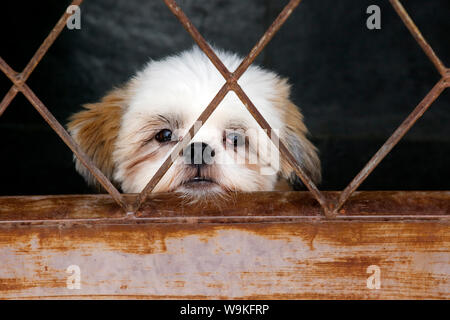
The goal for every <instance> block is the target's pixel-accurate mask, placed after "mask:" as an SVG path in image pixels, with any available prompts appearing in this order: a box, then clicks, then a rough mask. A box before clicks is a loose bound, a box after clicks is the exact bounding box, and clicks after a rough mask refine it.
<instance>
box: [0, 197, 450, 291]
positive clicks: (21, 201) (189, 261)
mask: <svg viewBox="0 0 450 320" xmlns="http://www.w3.org/2000/svg"><path fill="white" fill-rule="evenodd" d="M325 194H326V196H327V197H335V196H337V193H333V192H326V193H325ZM126 197H135V195H126ZM449 197H450V193H448V192H359V193H356V194H355V195H354V196H353V197H352V198H351V200H350V201H349V203H347V204H346V206H344V207H343V208H342V210H345V211H343V212H342V217H340V218H337V219H332V220H329V219H325V218H324V217H323V215H321V212H320V207H319V205H318V204H317V203H316V202H315V200H314V199H313V198H312V197H311V196H308V193H303V192H288V193H252V194H239V195H236V196H235V198H234V200H235V201H231V202H228V203H226V202H225V203H221V204H220V205H219V204H217V203H215V204H212V203H203V204H197V205H188V204H182V201H181V200H180V199H179V198H177V197H174V196H173V195H162V194H161V195H152V196H151V197H150V198H149V202H147V203H146V205H145V206H144V208H143V211H142V212H140V213H139V214H138V216H137V217H132V218H130V217H127V216H126V214H125V213H123V212H122V211H121V209H120V207H118V206H117V205H115V204H114V201H113V200H111V199H110V197H108V196H104V195H87V196H42V197H0V298H6V299H8V298H69V299H70V298H89V299H91V298H98V299H102V298H255V299H260V298H262V299H263V298H268V299H321V298H326V299H392V298H394V299H448V298H450V280H449V279H450V252H449V248H450V220H449V219H448V218H449V213H450V212H449V207H450V201H449V199H450V198H449ZM69 266H75V267H72V268H74V269H71V270H72V271H71V272H75V273H76V272H77V271H78V270H79V271H80V278H79V279H80V285H81V286H80V289H76V288H73V289H70V287H71V285H73V282H70V281H69V285H68V283H67V281H68V279H69V280H70V279H72V280H73V281H75V280H76V277H75V275H74V274H70V273H67V272H66V271H67V268H68V267H69ZM77 268H79V269H77ZM368 272H369V273H368ZM69 277H70V278H69ZM378 280H379V281H378ZM75 283H76V281H75ZM377 285H379V289H377V288H376V287H377Z"/></svg>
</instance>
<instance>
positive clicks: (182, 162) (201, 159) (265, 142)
mask: <svg viewBox="0 0 450 320" xmlns="http://www.w3.org/2000/svg"><path fill="white" fill-rule="evenodd" d="M216 52H217V54H218V56H219V58H220V59H221V60H222V61H223V62H224V64H225V65H226V66H227V68H228V69H229V70H235V69H236V68H237V66H238V65H239V63H240V62H241V59H240V58H239V57H237V56H236V55H233V54H230V53H227V52H222V51H217V50H216ZM238 82H239V84H240V85H241V87H242V88H243V90H244V91H245V92H246V93H247V95H248V96H249V98H250V99H251V100H252V102H253V103H254V105H255V106H256V107H257V108H258V110H259V112H260V113H261V114H262V115H263V117H264V118H265V119H266V120H267V121H268V122H269V124H270V125H271V127H272V128H273V129H274V131H275V132H276V133H277V134H278V136H279V137H280V138H281V140H282V142H283V143H284V144H285V145H286V146H287V147H288V149H289V150H290V151H291V152H292V153H293V155H294V156H295V158H296V159H297V161H298V163H299V164H300V165H301V166H302V168H303V169H304V171H305V172H306V173H307V174H308V175H309V176H310V177H311V178H312V179H313V181H315V182H319V180H320V162H319V159H318V157H317V152H316V149H315V148H314V146H313V145H312V144H311V143H310V142H309V141H308V140H307V138H306V136H305V135H306V134H307V129H306V127H305V125H304V123H303V118H302V115H301V114H300V112H299V110H298V108H297V107H296V106H295V105H294V104H293V103H292V102H291V101H290V100H289V93H290V89H289V85H288V84H287V81H286V80H284V79H281V78H280V77H278V76H277V75H276V74H275V73H273V72H269V71H266V70H263V69H261V68H259V67H255V66H250V67H249V69H248V70H247V71H246V72H245V73H244V74H243V76H242V77H241V79H240V80H239V81H238ZM224 83H225V80H224V79H223V77H222V76H221V75H220V73H219V72H218V71H217V70H216V69H215V67H214V66H213V65H212V63H211V62H210V61H209V60H208V58H207V57H206V56H205V55H204V54H203V52H201V51H200V50H199V49H197V48H193V49H192V50H189V51H186V52H183V53H181V54H180V55H177V56H171V57H168V58H166V59H164V60H161V61H151V62H150V63H149V64H148V65H147V66H146V67H145V68H144V69H143V70H142V71H141V72H139V73H138V74H137V75H136V76H135V77H134V78H133V79H132V80H131V81H130V82H129V83H128V84H127V85H126V86H125V87H124V88H121V89H116V90H115V91H113V92H111V93H110V94H109V95H107V96H106V97H105V98H104V99H103V100H102V101H101V102H99V103H97V104H90V105H87V106H85V108H86V110H84V111H81V112H79V113H77V114H75V115H74V116H73V117H72V119H71V122H70V123H69V131H70V133H71V134H72V136H73V137H74V138H75V140H76V141H77V142H78V143H79V144H80V146H81V148H82V149H83V150H84V151H85V152H86V153H87V154H88V155H89V156H90V157H91V158H92V159H93V161H94V163H95V164H96V165H97V166H98V167H99V168H100V170H102V171H103V172H104V173H105V175H106V176H107V177H108V178H110V179H111V180H112V181H113V182H114V183H116V184H117V185H118V186H120V187H121V188H122V190H123V191H124V192H127V193H135V192H140V191H142V189H143V188H144V187H145V185H146V184H147V183H148V181H150V179H151V178H152V176H153V175H154V174H155V172H156V171H157V170H158V168H159V167H160V166H161V164H162V163H163V162H164V160H165V159H166V158H167V157H168V156H169V155H170V154H171V151H172V149H173V147H174V146H175V144H176V143H177V141H179V140H180V139H181V138H182V137H183V136H184V135H185V134H186V133H187V132H188V130H189V128H190V127H191V126H192V125H193V124H194V123H195V121H196V119H197V118H198V116H199V115H200V114H201V112H202V111H203V110H204V108H205V107H206V106H207V105H208V103H209V102H210V101H211V100H212V99H213V98H214V96H215V94H216V93H217V92H218V91H219V89H220V88H221V86H222V85H223V84H224ZM196 125H199V124H196ZM276 143H277V141H274V140H272V141H270V139H269V138H268V136H267V135H266V133H265V132H264V131H263V130H262V129H261V128H260V127H259V125H258V124H257V122H256V121H255V120H254V119H253V117H252V116H251V115H250V113H249V112H248V111H247V110H246V108H245V107H244V106H243V104H242V102H241V101H240V100H239V98H238V97H237V96H236V95H235V94H234V92H229V93H228V94H227V96H226V97H225V99H224V100H223V101H222V102H221V103H220V104H219V106H218V107H217V109H216V111H215V112H214V113H213V114H212V115H211V117H210V118H209V119H208V120H207V121H206V123H204V124H203V127H202V128H201V129H200V130H199V131H198V133H197V134H196V135H195V136H194V137H193V139H192V141H191V143H190V144H189V145H188V147H187V148H186V149H185V150H183V153H182V155H181V156H179V157H178V158H177V159H175V161H174V163H173V165H172V166H171V168H170V169H169V170H168V171H167V173H166V174H165V175H164V176H163V178H162V179H161V181H160V182H159V183H158V184H157V185H156V187H155V188H154V190H153V191H154V192H172V191H173V192H181V193H183V194H185V195H187V196H194V197H197V198H201V197H202V196H209V195H218V194H224V193H226V192H228V191H270V190H275V189H276V186H277V185H278V182H279V180H280V179H282V180H288V181H289V182H290V183H291V184H295V183H297V182H298V181H297V180H296V177H295V174H293V172H292V168H291V167H290V166H289V164H288V163H287V162H285V161H284V160H282V159H281V158H280V156H279V153H278V150H277V149H276V147H275V145H274V144H276ZM77 170H78V171H79V172H80V173H81V174H82V175H83V176H85V177H86V179H87V180H88V181H89V182H94V180H93V179H92V177H91V176H90V174H89V173H88V172H87V170H86V169H84V167H83V166H82V165H80V164H79V163H78V162H77Z"/></svg>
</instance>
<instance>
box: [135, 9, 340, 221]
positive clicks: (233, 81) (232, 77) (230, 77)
mask: <svg viewBox="0 0 450 320" xmlns="http://www.w3.org/2000/svg"><path fill="white" fill-rule="evenodd" d="M164 2H165V3H166V4H167V6H168V7H169V9H170V10H171V11H172V13H173V14H174V15H175V16H176V17H177V18H178V20H179V21H180V22H181V24H182V25H183V26H184V28H185V29H186V30H187V31H188V33H189V34H190V35H191V36H192V37H193V38H194V40H195V41H196V43H197V44H198V45H199V47H200V48H201V49H202V50H203V52H205V54H206V55H207V56H208V58H209V59H210V60H211V62H212V63H213V64H214V65H215V66H216V68H217V69H218V71H219V72H220V73H221V74H222V76H223V77H224V78H225V80H226V81H227V83H228V84H230V86H231V88H232V89H233V91H235V92H236V93H237V94H238V96H239V98H240V99H241V100H242V102H243V104H244V105H245V106H246V107H247V109H248V110H249V111H250V113H251V115H252V116H253V117H254V118H255V120H256V121H257V122H258V123H259V124H260V125H261V126H262V127H263V129H266V132H267V133H268V135H269V137H271V135H272V134H274V133H273V132H272V128H271V127H270V125H269V124H268V122H267V121H266V120H265V119H264V118H263V116H262V115H261V114H260V113H259V111H258V110H257V109H256V107H255V106H254V105H253V103H252V102H251V101H250V99H249V98H248V96H247V95H246V94H245V93H244V92H243V90H242V88H241V87H240V86H239V85H238V83H237V80H238V79H239V77H240V76H241V75H242V74H243V73H244V71H245V70H246V69H247V68H248V66H250V64H251V63H252V62H253V61H254V59H255V58H256V57H257V56H258V54H259V53H260V52H261V51H262V49H263V48H264V47H265V46H266V45H267V44H268V43H269V41H270V40H271V39H272V38H273V36H274V35H275V33H276V32H277V31H278V30H279V29H280V28H281V26H282V24H283V23H284V22H285V21H286V20H287V18H288V17H289V16H290V14H291V13H292V11H293V10H294V9H295V8H296V7H297V6H298V4H299V3H300V0H291V1H290V2H289V3H288V4H287V5H286V7H285V8H284V9H283V10H282V12H281V13H280V14H279V16H278V17H277V19H276V20H275V21H274V22H273V24H272V25H271V26H270V27H269V29H268V30H267V31H266V32H265V33H264V35H263V36H262V37H261V39H260V40H259V41H258V43H257V44H256V45H255V46H254V47H253V49H252V50H251V52H250V53H249V55H247V57H246V58H245V59H244V60H243V61H242V63H241V64H240V66H239V67H238V69H237V70H236V71H235V72H234V73H233V74H231V73H230V71H229V70H228V69H227V68H226V67H225V66H224V64H223V63H222V61H220V59H219V58H218V57H217V55H216V54H215V53H214V51H213V50H212V49H211V47H210V46H209V45H208V43H207V42H206V40H205V39H204V38H203V37H202V35H201V34H200V33H199V32H198V30H197V29H196V28H195V26H194V25H193V24H192V23H191V21H190V20H189V18H188V17H187V16H186V15H185V14H184V12H183V11H182V10H181V8H180V7H179V6H178V5H177V3H176V2H175V1H174V0H164ZM222 89H223V88H222ZM224 97H225V95H223V96H222V98H221V99H220V100H218V101H217V104H215V106H214V107H213V109H212V110H211V112H209V111H208V114H207V115H206V116H205V117H203V121H202V122H201V123H200V128H201V125H203V123H204V122H205V121H206V120H207V119H208V118H209V116H210V115H211V113H212V111H214V110H215V108H216V107H217V105H218V104H219V103H220V101H221V100H222V99H223V98H224ZM216 98H217V95H216V97H215V98H214V99H213V101H214V100H215V99H216ZM211 103H212V102H211ZM211 103H210V105H209V106H208V109H209V108H210V107H211ZM202 115H203V114H202ZM197 121H199V120H197ZM200 128H198V129H200ZM191 130H192V132H194V131H193V130H194V126H192V127H191ZM191 130H190V132H191ZM187 137H190V139H192V138H193V135H191V134H188V135H186V136H185V138H187ZM277 138H278V137H277ZM190 139H189V140H190ZM182 141H183V145H182V146H181V145H180V146H179V147H178V146H176V147H175V150H174V151H173V152H172V154H171V156H169V157H167V158H166V160H165V162H164V163H163V165H162V166H161V167H160V169H159V170H158V171H157V172H156V174H155V175H154V177H153V178H152V179H151V180H150V181H149V183H148V184H147V185H146V187H145V188H144V190H143V191H142V192H141V195H140V197H139V198H138V203H137V204H136V206H135V211H137V210H138V209H139V208H140V206H141V205H142V202H143V201H145V199H146V197H147V196H146V195H147V194H148V193H149V192H151V191H152V190H153V188H154V187H155V186H156V184H157V183H158V182H159V181H160V179H161V178H162V176H163V175H164V174H165V173H166V172H167V170H168V169H169V168H170V166H171V165H172V163H173V161H174V160H175V159H176V157H177V156H178V155H179V152H180V151H181V150H183V148H184V147H185V146H186V145H187V144H188V143H189V141H187V142H184V141H185V139H184V138H183V140H182ZM277 141H279V142H280V143H279V146H277V147H279V150H280V152H281V154H282V156H284V157H286V158H287V161H288V162H289V163H290V164H291V165H292V166H293V168H294V171H295V172H296V174H297V175H298V176H299V177H300V178H301V180H302V181H303V182H304V184H305V186H306V187H307V188H308V189H309V190H310V191H311V192H312V193H313V195H314V196H315V197H316V199H317V201H318V202H319V203H320V205H321V206H322V208H323V210H324V212H325V214H326V216H327V217H328V218H331V217H332V214H331V211H330V210H329V207H328V205H327V200H326V199H325V197H324V196H323V195H322V194H321V193H320V191H319V190H318V189H317V187H316V186H315V185H314V183H313V182H312V180H311V179H310V178H309V177H308V176H307V175H306V174H305V172H304V171H303V170H302V169H301V167H300V166H299V165H298V164H297V163H296V160H295V158H294V157H293V155H292V154H291V153H290V151H289V150H288V149H287V148H286V147H285V146H284V144H283V143H282V142H281V141H280V140H279V139H278V140H277ZM179 144H180V143H179ZM174 156H175V157H174Z"/></svg>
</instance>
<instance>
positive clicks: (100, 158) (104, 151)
mask: <svg viewBox="0 0 450 320" xmlns="http://www.w3.org/2000/svg"><path fill="white" fill-rule="evenodd" d="M129 89H130V85H126V86H124V87H122V88H118V89H115V90H113V91H111V92H110V93H109V94H107V95H106V96H105V97H103V98H102V100H101V101H100V102H98V103H90V104H85V105H84V106H83V107H84V109H85V110H83V111H80V112H78V113H76V114H74V115H72V116H71V117H70V122H69V123H68V125H67V127H68V130H69V132H70V134H71V135H72V136H73V138H74V139H75V141H76V142H77V143H78V144H79V145H80V147H81V149H82V150H83V151H84V152H85V153H86V154H87V155H88V156H89V157H90V158H91V160H92V161H93V162H94V164H95V165H96V166H97V167H98V168H99V169H100V170H101V171H102V172H103V173H104V174H105V176H106V177H108V179H110V180H111V181H112V180H113V179H112V175H113V171H114V163H113V159H112V153H113V150H114V147H115V142H116V139H117V135H118V132H119V128H120V119H121V117H122V114H123V112H124V110H125V109H126V107H127V105H128V99H129V96H130V95H129V92H128V91H129ZM76 167H77V170H78V171H79V172H80V173H81V174H82V175H83V176H84V177H85V179H86V180H87V181H88V183H89V184H93V185H97V186H98V183H97V181H96V180H95V178H94V177H93V176H92V175H91V173H90V172H89V171H88V170H87V169H86V168H85V167H84V166H83V165H82V164H81V163H80V162H79V161H78V160H76ZM112 182H113V183H114V181H112Z"/></svg>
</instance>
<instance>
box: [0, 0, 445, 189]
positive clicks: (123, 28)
mask: <svg viewBox="0 0 450 320" xmlns="http://www.w3.org/2000/svg"><path fill="white" fill-rule="evenodd" d="M403 2H405V3H404V5H405V7H406V9H407V10H408V11H409V13H410V15H411V16H412V18H413V19H414V20H415V21H416V23H417V25H418V26H419V28H420V29H421V30H422V32H423V34H424V36H425V38H426V39H427V40H428V41H429V42H430V44H431V45H432V47H433V48H434V49H435V50H436V52H437V54H438V55H439V56H440V57H441V59H442V60H443V62H444V63H446V65H448V66H450V42H449V34H450V19H448V17H449V15H450V2H449V1H448V0H430V1H421V0H408V1H403ZM286 3H287V1H276V0H246V1H242V0H229V1H225V0H209V1H206V0H205V1H200V0H196V1H194V0H191V1H181V0H180V1H179V4H180V5H181V7H182V8H183V9H184V10H185V11H186V14H187V15H188V16H189V17H190V18H191V19H192V21H193V23H194V24H195V25H196V26H197V28H198V29H199V30H200V32H201V33H202V34H203V35H204V36H205V37H206V38H207V40H209V41H210V42H211V43H214V44H215V45H216V46H218V47H222V48H224V49H229V50H232V51H236V52H238V53H240V54H241V55H245V54H246V53H247V52H248V51H249V50H250V49H251V47H252V46H253V45H254V43H255V42H256V41H257V40H258V38H259V37H260V36H261V35H262V33H263V32H264V30H265V29H266V28H267V27H268V26H269V25H270V23H271V22H272V21H273V19H274V18H275V17H276V15H277V14H278V12H279V11H280V10H281V9H282V7H283V5H285V4H286ZM68 4H69V1H59V0H52V1H50V0H47V1H19V0H17V1H8V2H6V3H2V5H1V8H0V27H1V28H0V39H1V40H0V56H1V57H2V58H3V59H5V60H6V61H7V62H8V63H9V64H10V65H11V66H12V67H13V68H14V69H15V70H17V71H21V70H22V69H23V68H24V67H25V65H26V63H27V62H28V60H29V59H30V58H31V56H32V55H33V53H34V52H35V50H36V49H37V48H38V46H39V44H40V43H41V41H42V40H43V39H44V38H45V37H46V35H47V34H48V32H49V31H50V30H51V28H52V27H53V26H54V24H55V23H56V21H57V20H58V19H59V17H60V15H61V14H62V13H63V12H64V10H65V7H66V6H67V5H68ZM371 4H376V5H378V6H380V8H381V22H382V25H381V26H382V28H381V30H368V29H367V28H366V19H367V17H368V15H367V14H366V8H367V7H368V6H369V5H371ZM192 45H193V40H192V39H191V38H190V37H189V35H188V34H187V33H186V31H185V30H184V29H183V28H182V26H181V25H180V24H179V22H178V21H177V20H176V19H175V18H174V17H173V16H172V14H171V13H170V11H169V10H168V9H167V8H166V7H165V5H164V3H163V2H162V1H159V0H129V1H124V0H122V1H118V0H117V1H113V0H95V1H94V0H85V2H84V3H83V5H82V6H81V30H65V31H63V33H62V35H61V36H60V38H59V39H58V40H57V41H56V42H55V44H54V45H53V46H52V48H51V49H50V51H49V52H48V54H47V55H46V56H45V57H44V59H43V61H42V62H41V63H40V65H39V66H38V67H37V68H36V70H35V71H34V73H33V74H32V76H31V77H30V79H29V81H28V84H29V85H30V87H31V88H32V89H33V90H34V91H35V93H36V94H37V95H38V96H39V97H40V98H41V100H42V101H43V102H44V103H45V104H46V105H47V106H48V107H49V109H50V110H51V112H52V113H53V114H54V115H55V116H56V117H57V119H58V120H59V121H61V122H62V123H64V124H65V123H66V122H67V118H68V117H69V115H70V114H72V113H74V112H76V111H77V110H79V109H80V106H81V105H82V104H83V103H87V102H93V101H96V100H98V99H99V98H101V97H102V95H103V94H104V93H105V92H106V91H108V90H109V89H111V88H112V87H113V86H116V85H119V84H121V83H122V82H124V81H126V80H127V79H128V78H129V77H130V76H131V75H133V74H134V73H135V72H136V71H137V70H138V69H139V68H141V67H142V65H143V64H144V63H146V62H147V61H148V59H150V58H152V59H158V58H161V57H164V56H165V55H168V54H172V53H175V52H177V51H180V50H183V49H187V48H189V47H191V46H192ZM257 63H259V64H261V65H263V66H265V67H267V68H270V69H273V70H275V71H277V72H278V73H280V74H281V75H283V76H286V77H288V78H290V80H291V83H292V84H293V97H294V101H295V102H296V103H297V104H298V105H299V106H300V107H301V109H302V111H303V113H304V115H305V121H306V123H307V126H308V127H309V129H310V131H311V139H312V140H313V141H314V142H315V143H316V145H317V146H318V147H319V149H320V152H321V159H322V163H323V176H324V180H323V184H322V186H321V188H322V189H328V190H335V189H341V188H343V187H345V185H346V184H347V183H348V182H349V181H350V180H351V179H352V178H353V176H355V175H356V174H357V173H358V171H359V170H360V169H361V168H362V166H363V165H364V164H365V163H366V162H367V161H368V160H369V159H370V157H371V156H372V155H373V154H374V153H375V152H376V151H377V149H378V148H379V147H380V146H381V145H382V143H383V142H384V141H385V140H386V139H387V138H388V137H389V135H390V134H391V133H392V132H393V131H394V130H395V128H396V127H397V126H398V125H399V124H400V123H401V121H402V120H403V119H404V118H405V117H406V116H407V115H408V113H409V112H411V111H412V109H413V108H414V107H415V106H416V105H417V103H418V102H419V101H420V100H421V99H422V98H423V97H424V96H425V95H426V93H427V92H428V91H429V90H430V89H431V88H432V87H433V85H434V83H435V82H436V81H437V80H438V79H439V74H438V73H437V71H436V70H435V69H434V67H433V65H432V64H431V63H430V61H429V60H428V59H427V58H426V56H425V54H424V53H423V52H422V50H421V49H420V47H419V46H418V45H417V44H416V43H415V41H414V40H413V38H412V36H411V35H410V34H409V32H408V31H407V29H406V27H405V26H404V25H403V23H402V22H401V20H400V18H399V17H398V16H397V15H396V13H395V12H394V10H393V8H392V7H391V6H390V4H389V2H388V1H387V0H371V1H366V0H360V1H350V0H340V1H333V0H304V1H302V3H301V4H300V5H299V7H298V8H297V9H296V11H295V12H294V13H293V15H292V16H291V17H290V18H289V19H288V21H287V23H286V24H285V25H284V26H283V27H282V29H281V30H280V32H279V33H278V34H277V35H276V36H275V38H274V40H273V41H272V42H271V43H270V44H269V45H268V47H267V48H266V49H265V50H264V51H263V53H262V54H261V56H260V57H259V58H258V60H257ZM10 86H11V83H10V82H9V80H8V79H7V78H6V76H4V75H3V74H0V95H1V97H3V95H4V94H6V92H7V91H8V89H9V88H10ZM448 91H449V90H448V89H447V91H445V92H444V94H443V95H442V96H441V97H440V98H439V99H438V100H437V101H436V102H435V104H433V106H432V107H431V109H430V110H429V111H428V112H427V113H426V114H425V115H424V117H423V118H422V119H420V120H419V122H418V123H417V124H416V125H415V126H414V127H413V129H412V130H411V131H410V132H409V133H408V134H407V135H406V136H405V138H404V140H403V141H402V142H400V144H399V145H398V146H397V147H396V148H395V149H394V150H393V151H392V153H391V154H390V155H388V156H387V158H386V159H385V160H384V161H383V162H382V163H381V164H380V166H379V167H378V168H377V169H376V170H375V171H374V173H373V174H372V175H371V176H370V177H369V178H368V180H367V181H366V182H365V183H364V184H363V185H362V187H361V189H384V190H389V189H399V190H412V189H424V190H425V189H437V190H439V189H446V190H448V189H450V181H449V180H450V168H449V165H448V163H449V155H450V125H449V122H450V107H449V103H450V99H449V98H450V97H449V92H448ZM0 159H1V160H0V161H1V162H0V164H1V165H0V195H20V194H61V193H84V192H91V190H89V188H87V187H86V185H85V183H84V181H83V179H82V178H81V177H80V176H79V175H78V174H77V173H76V172H75V170H74V166H73V162H72V154H71V152H70V150H69V149H68V147H66V146H65V145H64V144H63V143H62V141H61V140H60V139H59V137H58V136H57V135H56V134H55V133H54V132H52V131H51V129H49V127H48V126H47V125H46V123H45V122H44V121H43V119H41V118H40V116H39V114H38V113H37V112H36V111H35V110H34V109H33V108H32V106H31V105H30V104H29V103H28V102H27V101H26V99H25V98H24V97H23V96H22V95H21V94H19V95H18V96H17V97H16V98H15V100H14V101H13V103H12V104H11V105H10V107H9V108H8V109H7V111H6V112H5V114H4V115H3V116H2V117H1V118H0Z"/></svg>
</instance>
